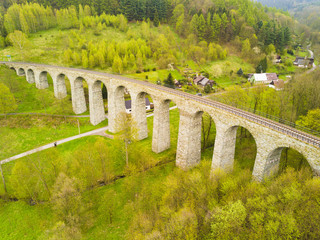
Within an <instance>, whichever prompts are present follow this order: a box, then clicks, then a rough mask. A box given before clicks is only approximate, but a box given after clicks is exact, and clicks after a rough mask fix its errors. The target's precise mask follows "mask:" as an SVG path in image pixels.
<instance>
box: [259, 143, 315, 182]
mask: <svg viewBox="0 0 320 240" xmlns="http://www.w3.org/2000/svg"><path fill="white" fill-rule="evenodd" d="M285 149H286V150H291V151H292V150H293V151H294V152H296V153H298V154H299V155H300V156H301V157H302V158H303V159H304V161H305V162H306V163H307V164H308V166H309V167H310V168H311V169H312V162H309V160H308V158H307V156H306V155H305V154H304V153H303V151H301V150H300V149H298V148H294V147H288V146H280V147H276V148H274V149H273V150H271V151H270V152H269V153H268V155H267V158H266V160H265V161H266V167H265V169H264V176H272V175H274V174H277V173H278V172H279V167H280V166H281V163H282V161H285V159H284V154H288V151H287V152H286V153H285V152H284V151H283V150H285ZM286 160H288V161H291V159H286ZM304 164H305V163H304Z"/></svg>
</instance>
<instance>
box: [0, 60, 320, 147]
mask: <svg viewBox="0 0 320 240" xmlns="http://www.w3.org/2000/svg"><path fill="white" fill-rule="evenodd" d="M6 63H13V64H19V65H27V66H30V65H32V66H35V67H47V68H51V69H52V68H54V69H59V70H61V69H64V70H67V71H77V72H82V73H89V74H94V75H98V76H104V77H110V78H116V79H120V80H123V81H126V82H131V83H135V84H139V85H144V86H147V87H150V88H154V89H158V90H160V91H163V92H167V93H170V94H174V95H178V96H180V97H184V98H187V99H192V100H194V101H197V102H199V103H201V104H205V105H208V106H211V107H214V108H217V109H221V110H224V111H227V112H230V113H232V114H235V115H237V116H240V117H242V118H245V119H247V120H249V121H253V122H255V123H258V124H260V125H263V126H266V127H268V128H270V129H273V130H275V131H278V132H281V133H284V134H286V135H289V136H291V137H294V138H297V139H299V140H301V141H304V142H307V143H309V144H312V145H314V146H316V147H319V148H320V138H318V137H316V136H313V135H311V134H308V133H306V132H303V131H300V130H297V129H295V128H293V127H290V126H287V125H285V124H281V123H278V122H276V121H273V120H270V119H268V118H265V117H262V116H259V115H256V114H253V113H251V112H248V111H245V110H242V109H239V108H235V107H232V106H229V105H226V104H223V103H220V102H217V101H214V100H210V99H207V98H203V97H200V96H196V95H192V94H190V93H186V92H182V91H178V90H174V89H171V88H167V87H164V86H159V85H155V84H152V83H149V82H143V81H139V80H135V79H130V78H127V77H123V76H120V75H113V74H108V73H102V72H96V71H91V70H85V69H76V68H67V67H60V66H50V65H45V64H36V63H20V62H0V64H6Z"/></svg>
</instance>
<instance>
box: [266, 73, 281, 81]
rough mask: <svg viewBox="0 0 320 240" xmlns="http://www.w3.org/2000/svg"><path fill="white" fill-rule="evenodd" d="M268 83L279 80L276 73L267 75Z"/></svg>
mask: <svg viewBox="0 0 320 240" xmlns="http://www.w3.org/2000/svg"><path fill="white" fill-rule="evenodd" d="M266 75H267V79H268V81H273V80H278V75H277V74H276V73H266Z"/></svg>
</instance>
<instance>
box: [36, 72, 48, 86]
mask: <svg viewBox="0 0 320 240" xmlns="http://www.w3.org/2000/svg"><path fill="white" fill-rule="evenodd" d="M36 83H37V88H38V89H45V88H48V87H49V82H48V72H47V71H41V72H40V73H39V80H38V82H36Z"/></svg>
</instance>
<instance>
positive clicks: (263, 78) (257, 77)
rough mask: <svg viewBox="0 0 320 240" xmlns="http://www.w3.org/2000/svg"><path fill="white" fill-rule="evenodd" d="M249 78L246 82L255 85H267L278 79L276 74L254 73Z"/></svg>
mask: <svg viewBox="0 0 320 240" xmlns="http://www.w3.org/2000/svg"><path fill="white" fill-rule="evenodd" d="M249 76H250V77H249V78H248V81H250V82H251V83H255V84H269V83H271V82H272V81H275V80H278V79H279V78H278V75H277V74H276V73H254V74H252V75H251V74H249Z"/></svg>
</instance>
